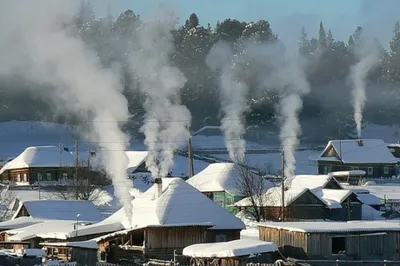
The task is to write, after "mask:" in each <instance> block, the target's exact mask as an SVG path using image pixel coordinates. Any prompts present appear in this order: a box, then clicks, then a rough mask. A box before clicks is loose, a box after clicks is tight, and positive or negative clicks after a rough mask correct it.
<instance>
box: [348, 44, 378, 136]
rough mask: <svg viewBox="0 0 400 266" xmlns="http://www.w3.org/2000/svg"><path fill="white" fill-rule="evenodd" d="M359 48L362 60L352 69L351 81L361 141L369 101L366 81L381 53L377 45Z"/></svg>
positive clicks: (366, 45) (355, 115)
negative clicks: (366, 104)
mask: <svg viewBox="0 0 400 266" xmlns="http://www.w3.org/2000/svg"><path fill="white" fill-rule="evenodd" d="M359 48H360V52H359V58H360V60H359V62H358V63H357V64H355V65H354V66H352V67H351V70H350V80H351V83H352V86H353V102H354V121H355V122H356V126H357V136H358V138H359V139H361V132H362V120H363V111H364V106H365V102H366V101H367V95H366V93H365V89H366V85H367V84H366V79H367V76H368V73H369V72H370V71H371V70H372V69H373V68H374V67H376V65H377V64H378V63H379V56H380V51H379V47H378V46H377V45H376V44H375V43H367V44H364V45H363V47H359Z"/></svg>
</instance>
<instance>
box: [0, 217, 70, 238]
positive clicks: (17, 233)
mask: <svg viewBox="0 0 400 266" xmlns="http://www.w3.org/2000/svg"><path fill="white" fill-rule="evenodd" d="M75 225H76V220H75V221H46V222H43V223H38V224H34V225H31V226H27V227H23V228H18V229H14V230H8V231H6V232H7V233H8V234H10V235H12V236H10V237H9V240H11V241H25V240H28V239H33V238H36V237H39V238H43V239H46V238H52V239H68V237H69V232H70V231H71V230H73V229H74V226H75Z"/></svg>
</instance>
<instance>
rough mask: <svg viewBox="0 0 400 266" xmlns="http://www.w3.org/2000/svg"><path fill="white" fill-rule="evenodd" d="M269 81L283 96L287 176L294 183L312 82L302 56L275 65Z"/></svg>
mask: <svg viewBox="0 0 400 266" xmlns="http://www.w3.org/2000/svg"><path fill="white" fill-rule="evenodd" d="M265 84H266V85H267V86H268V87H270V86H272V87H274V88H277V89H278V90H279V92H280V95H281V100H280V102H279V106H278V111H279V115H280V117H281V119H282V121H281V122H282V124H281V130H280V140H281V146H282V148H283V151H284V160H285V178H286V180H287V181H286V183H287V184H288V185H290V183H291V180H292V179H293V177H294V175H295V172H296V157H295V154H296V149H297V148H298V146H299V143H300V140H299V137H300V135H301V125H300V122H299V114H300V112H301V109H302V108H303V100H302V97H303V96H304V95H306V94H307V93H309V92H310V90H311V89H310V84H309V83H308V81H307V78H306V75H305V73H304V68H303V66H302V64H301V61H300V58H296V59H290V60H287V61H286V62H285V63H284V64H278V65H276V66H275V70H274V71H273V72H272V74H271V75H270V76H268V77H267V79H266V81H265Z"/></svg>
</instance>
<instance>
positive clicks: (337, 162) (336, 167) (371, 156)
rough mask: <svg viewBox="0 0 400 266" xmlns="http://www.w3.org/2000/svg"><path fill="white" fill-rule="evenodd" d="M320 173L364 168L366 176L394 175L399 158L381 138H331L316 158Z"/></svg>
mask: <svg viewBox="0 0 400 266" xmlns="http://www.w3.org/2000/svg"><path fill="white" fill-rule="evenodd" d="M316 160H317V164H318V173H319V174H328V173H330V172H336V171H351V170H363V171H365V173H366V177H369V178H380V177H392V176H393V175H396V174H397V164H398V162H399V159H397V158H395V157H394V156H393V154H392V153H391V152H390V150H389V148H388V147H387V145H386V144H385V143H384V142H383V141H382V140H380V139H360V140H358V139H350V140H331V141H329V142H328V145H327V146H326V147H325V149H324V150H323V151H322V153H321V154H320V155H319V157H318V158H317V159H316Z"/></svg>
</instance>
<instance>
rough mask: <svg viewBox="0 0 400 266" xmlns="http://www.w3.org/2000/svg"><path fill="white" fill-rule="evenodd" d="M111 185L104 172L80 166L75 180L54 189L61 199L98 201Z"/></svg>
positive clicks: (74, 176)
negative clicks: (105, 189) (105, 188)
mask: <svg viewBox="0 0 400 266" xmlns="http://www.w3.org/2000/svg"><path fill="white" fill-rule="evenodd" d="M110 184H111V181H110V179H109V178H108V177H107V175H106V174H105V172H104V171H102V170H96V171H92V170H91V169H89V168H88V167H87V166H84V165H83V164H80V165H79V166H78V168H77V173H74V175H73V178H71V179H68V180H66V182H65V184H62V185H61V184H58V185H56V186H54V189H55V191H56V192H57V193H58V195H59V197H60V198H61V199H65V200H71V199H75V200H91V201H96V200H97V199H99V198H100V197H102V196H103V195H104V193H105V191H104V187H105V186H108V185H110Z"/></svg>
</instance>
